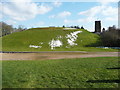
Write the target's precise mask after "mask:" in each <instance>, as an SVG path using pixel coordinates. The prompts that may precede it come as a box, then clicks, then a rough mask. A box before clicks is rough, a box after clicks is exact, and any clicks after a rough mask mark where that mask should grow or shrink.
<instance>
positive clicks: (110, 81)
mask: <svg viewBox="0 0 120 90" xmlns="http://www.w3.org/2000/svg"><path fill="white" fill-rule="evenodd" d="M87 83H120V80H88V81H87Z"/></svg>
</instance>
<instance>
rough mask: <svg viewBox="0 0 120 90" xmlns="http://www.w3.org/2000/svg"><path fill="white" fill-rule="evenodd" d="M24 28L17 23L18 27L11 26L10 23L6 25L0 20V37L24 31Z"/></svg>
mask: <svg viewBox="0 0 120 90" xmlns="http://www.w3.org/2000/svg"><path fill="white" fill-rule="evenodd" d="M24 30H26V28H25V27H24V26H22V25H19V26H18V28H13V26H12V25H8V24H7V23H5V22H0V37H1V36H5V35H8V34H11V33H14V32H20V31H24Z"/></svg>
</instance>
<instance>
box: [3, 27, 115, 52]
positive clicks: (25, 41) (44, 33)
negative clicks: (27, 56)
mask: <svg viewBox="0 0 120 90" xmlns="http://www.w3.org/2000/svg"><path fill="white" fill-rule="evenodd" d="M76 31H82V32H81V33H78V34H77V36H78V37H77V39H76V41H74V43H76V44H77V45H74V46H71V45H69V44H68V41H67V40H68V38H66V36H67V35H68V34H69V35H70V33H73V32H76ZM99 38H100V37H99V36H98V35H96V34H93V33H90V32H88V31H87V30H84V29H76V30H63V28H33V29H29V30H26V31H22V32H16V33H13V34H10V35H7V36H4V37H2V46H3V48H2V50H3V51H115V50H112V49H109V50H106V49H98V48H93V47H85V46H88V45H93V44H94V45H96V44H99V42H100V41H99ZM52 39H54V40H58V39H59V40H60V41H61V42H62V46H60V47H55V48H54V49H53V50H52V49H51V47H50V45H49V43H50V41H51V40H52ZM30 45H34V46H40V47H41V48H34V47H29V46H30Z"/></svg>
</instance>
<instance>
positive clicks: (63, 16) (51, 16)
mask: <svg viewBox="0 0 120 90" xmlns="http://www.w3.org/2000/svg"><path fill="white" fill-rule="evenodd" d="M70 15H71V12H69V11H63V12H61V13H58V14H56V15H50V16H49V18H65V17H67V16H70Z"/></svg>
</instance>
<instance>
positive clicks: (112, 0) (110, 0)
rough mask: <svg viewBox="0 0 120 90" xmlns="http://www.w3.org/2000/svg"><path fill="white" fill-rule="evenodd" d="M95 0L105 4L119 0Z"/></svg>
mask: <svg viewBox="0 0 120 90" xmlns="http://www.w3.org/2000/svg"><path fill="white" fill-rule="evenodd" d="M97 1H98V2H100V3H101V4H102V5H107V4H109V3H112V2H118V1H119V0H97Z"/></svg>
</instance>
